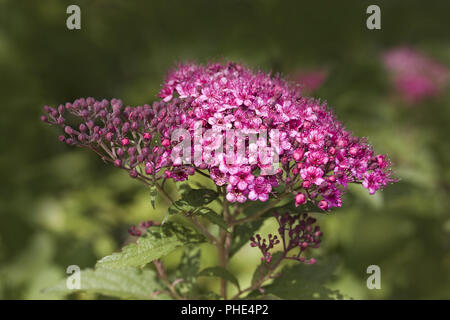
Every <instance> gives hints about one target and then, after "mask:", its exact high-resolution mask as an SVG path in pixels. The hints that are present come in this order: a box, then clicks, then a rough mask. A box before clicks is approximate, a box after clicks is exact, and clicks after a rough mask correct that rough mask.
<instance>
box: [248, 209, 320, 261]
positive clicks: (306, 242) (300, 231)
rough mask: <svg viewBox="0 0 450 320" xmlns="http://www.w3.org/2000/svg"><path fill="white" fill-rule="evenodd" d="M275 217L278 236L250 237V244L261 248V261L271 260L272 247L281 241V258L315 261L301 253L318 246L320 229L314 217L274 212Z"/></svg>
mask: <svg viewBox="0 0 450 320" xmlns="http://www.w3.org/2000/svg"><path fill="white" fill-rule="evenodd" d="M275 218H276V220H277V222H278V224H279V228H278V234H279V237H278V236H276V235H272V234H269V235H268V239H267V240H266V239H262V238H261V235H259V234H257V235H256V236H255V237H251V238H250V245H251V246H252V247H257V248H259V250H261V253H262V255H263V256H262V258H261V261H265V262H266V263H270V262H271V261H272V253H271V251H272V249H274V247H275V246H276V245H278V244H280V243H281V244H282V246H283V255H282V259H291V260H296V261H300V262H304V263H307V264H314V263H316V260H315V259H314V258H311V259H307V258H306V257H305V256H304V255H303V253H304V252H305V250H306V249H308V248H318V247H319V244H320V240H321V239H320V238H321V236H322V231H320V227H319V226H317V225H314V224H315V223H316V219H315V218H313V217H310V216H308V215H307V214H296V215H291V214H289V213H285V214H283V215H279V214H278V213H275ZM280 239H281V240H280ZM294 249H297V250H296V253H294V254H291V252H292V251H293V250H294Z"/></svg>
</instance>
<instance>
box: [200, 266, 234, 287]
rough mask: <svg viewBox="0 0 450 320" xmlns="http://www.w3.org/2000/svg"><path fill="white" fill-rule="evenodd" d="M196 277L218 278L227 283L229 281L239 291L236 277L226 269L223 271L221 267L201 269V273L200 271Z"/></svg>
mask: <svg viewBox="0 0 450 320" xmlns="http://www.w3.org/2000/svg"><path fill="white" fill-rule="evenodd" d="M197 276H198V277H200V276H205V277H219V278H222V279H225V280H227V281H230V282H231V283H232V284H234V285H235V286H236V287H237V288H238V289H239V290H240V287H239V281H238V280H237V279H236V277H235V276H234V275H233V274H232V273H231V272H229V271H228V270H227V269H224V268H222V267H210V268H206V269H203V270H202V271H200V272H199V273H198V275H197Z"/></svg>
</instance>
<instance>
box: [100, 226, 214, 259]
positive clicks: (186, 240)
mask: <svg viewBox="0 0 450 320" xmlns="http://www.w3.org/2000/svg"><path fill="white" fill-rule="evenodd" d="M205 240H206V239H205V237H204V236H203V235H200V234H199V233H197V231H195V230H194V229H192V228H188V227H186V226H184V225H181V224H179V223H175V222H166V223H165V224H164V225H162V226H155V227H150V228H149V229H148V230H147V233H145V235H143V236H142V237H140V238H139V239H138V240H137V242H136V243H133V244H130V245H128V246H126V247H124V248H123V249H122V251H121V252H117V253H113V254H112V255H109V256H106V257H104V258H102V259H101V260H100V261H98V262H97V265H96V266H97V267H102V268H127V267H141V266H144V265H146V264H147V263H149V262H151V261H153V260H155V259H159V258H161V257H162V256H165V255H167V254H168V253H170V252H172V251H173V250H175V249H176V248H178V247H181V246H184V245H187V244H194V243H201V242H204V241H205Z"/></svg>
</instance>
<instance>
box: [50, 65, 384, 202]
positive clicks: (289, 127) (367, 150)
mask: <svg viewBox="0 0 450 320" xmlns="http://www.w3.org/2000/svg"><path fill="white" fill-rule="evenodd" d="M159 96H160V98H161V99H162V101H159V102H155V103H153V105H152V106H150V105H144V106H137V107H130V106H126V107H124V106H123V105H122V102H121V101H120V100H116V99H112V100H111V101H107V100H102V101H96V100H95V99H93V98H87V99H84V98H81V99H78V100H76V101H74V102H73V103H66V104H65V105H60V106H58V107H57V108H52V107H49V106H45V107H44V111H45V112H46V115H44V116H42V120H43V121H45V122H48V123H50V124H53V125H57V126H60V127H61V128H62V129H63V131H64V133H65V134H64V135H61V136H60V140H61V141H63V142H65V143H67V144H69V145H76V146H80V147H84V148H88V149H91V150H93V151H95V152H96V153H98V154H99V155H100V156H101V157H102V158H103V159H104V160H105V161H109V162H111V163H113V164H114V165H115V166H117V167H119V168H122V169H125V170H127V171H128V172H129V174H130V176H131V177H133V178H137V179H140V180H142V181H144V182H145V183H146V184H149V185H151V184H153V183H155V182H157V181H158V180H160V179H173V180H175V181H181V180H185V179H187V178H188V176H189V175H193V174H195V172H196V171H198V170H203V172H205V171H206V172H207V173H209V175H210V177H211V178H212V179H213V181H214V182H215V183H216V184H217V185H218V186H226V192H227V195H226V199H227V200H228V201H229V202H239V203H243V202H245V201H247V200H251V201H267V200H268V199H269V196H270V195H271V194H272V193H275V192H280V191H278V190H279V189H277V188H278V187H279V186H280V185H283V186H284V191H283V192H288V193H292V194H294V195H295V201H296V204H297V205H301V204H303V203H305V202H306V201H308V200H310V201H312V202H314V203H315V204H316V205H318V206H319V207H320V208H321V209H323V210H327V209H329V208H331V207H340V206H341V204H342V200H341V197H342V194H343V192H344V190H345V188H346V187H347V184H348V183H361V184H362V185H363V186H364V187H365V188H367V189H368V190H369V192H370V193H371V194H373V193H374V192H375V191H377V190H378V189H380V188H381V187H383V186H385V185H386V184H387V183H390V182H392V181H393V179H392V178H391V170H390V162H389V160H388V159H387V158H386V157H385V156H384V155H376V154H375V153H374V151H373V150H372V148H371V146H370V145H368V144H367V142H366V141H365V140H364V139H360V138H358V137H355V136H352V135H351V133H350V132H349V131H347V130H346V129H345V128H344V127H343V126H342V124H341V123H340V122H339V121H337V120H336V118H335V117H334V115H333V114H332V112H331V111H330V110H328V109H327V107H326V105H325V103H323V102H321V101H318V100H314V99H310V98H305V97H302V95H301V94H300V92H299V90H298V88H296V87H295V86H292V85H290V84H289V83H288V82H286V81H285V80H283V79H281V78H280V77H278V76H275V77H272V76H271V75H270V74H266V73H263V72H253V71H251V70H250V69H248V68H245V67H243V66H241V65H239V64H235V63H226V64H218V63H213V64H209V65H207V66H200V65H196V64H183V65H179V66H178V67H177V68H176V69H174V70H173V71H172V72H170V73H169V74H168V76H167V79H166V81H165V82H164V84H163V86H162V89H161V91H160V93H159ZM66 118H67V119H66ZM74 120H76V122H75V121H74ZM199 122H200V123H201V124H202V127H203V128H204V129H213V130H215V132H216V133H217V134H220V133H221V132H223V131H225V130H236V129H237V130H242V131H243V132H251V131H252V130H264V129H266V130H267V131H269V132H270V130H277V131H278V132H279V144H278V146H277V148H276V150H275V151H276V152H277V154H278V155H279V158H280V162H281V166H280V168H278V170H277V171H276V172H275V174H272V175H267V174H265V169H266V168H267V163H264V162H263V161H261V159H259V158H258V159H256V162H252V163H250V162H249V161H242V160H243V159H233V160H234V161H233V162H232V164H230V162H229V161H228V160H229V159H228V158H227V157H225V156H224V157H219V158H218V159H215V160H214V161H203V162H201V163H196V162H194V163H192V164H185V163H181V162H178V161H174V160H173V158H172V157H171V153H172V151H173V150H174V149H176V148H177V145H178V143H179V141H172V133H173V132H174V131H175V130H177V129H180V128H182V129H185V130H188V132H190V133H191V134H192V135H194V131H195V126H196V124H198V123H199ZM201 143H202V147H211V144H212V142H211V140H210V139H207V138H203V139H202V140H201ZM258 143H263V144H264V143H265V142H264V141H259V142H258ZM197 147H198V146H195V147H194V146H193V147H192V152H195V151H196V150H195V148H197ZM224 151H225V150H224ZM246 152H247V153H246V154H245V155H244V158H245V157H247V156H249V155H248V150H247V151H246ZM203 160H207V159H205V157H204V159H203ZM244 160H245V159H244Z"/></svg>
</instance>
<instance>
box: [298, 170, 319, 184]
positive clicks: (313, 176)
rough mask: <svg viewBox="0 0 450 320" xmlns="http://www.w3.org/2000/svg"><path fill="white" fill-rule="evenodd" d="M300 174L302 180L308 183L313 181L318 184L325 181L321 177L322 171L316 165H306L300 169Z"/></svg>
mask: <svg viewBox="0 0 450 320" xmlns="http://www.w3.org/2000/svg"><path fill="white" fill-rule="evenodd" d="M300 176H301V177H302V179H303V180H305V181H309V182H310V183H313V184H315V185H320V184H321V183H322V182H324V181H325V179H323V178H322V177H323V171H322V169H320V168H317V167H312V166H311V167H307V168H305V169H302V170H300Z"/></svg>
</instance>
